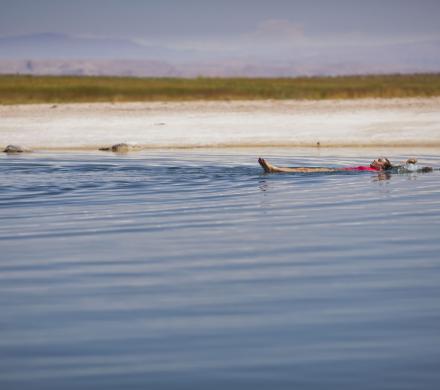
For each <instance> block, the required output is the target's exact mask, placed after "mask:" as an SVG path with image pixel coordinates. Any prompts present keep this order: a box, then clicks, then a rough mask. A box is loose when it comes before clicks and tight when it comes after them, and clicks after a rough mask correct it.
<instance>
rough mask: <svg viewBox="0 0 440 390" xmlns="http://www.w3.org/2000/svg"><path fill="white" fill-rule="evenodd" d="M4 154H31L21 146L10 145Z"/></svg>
mask: <svg viewBox="0 0 440 390" xmlns="http://www.w3.org/2000/svg"><path fill="white" fill-rule="evenodd" d="M3 152H4V153H24V152H29V150H25V149H23V148H22V147H21V146H19V145H8V146H6V148H5V149H4V150H3Z"/></svg>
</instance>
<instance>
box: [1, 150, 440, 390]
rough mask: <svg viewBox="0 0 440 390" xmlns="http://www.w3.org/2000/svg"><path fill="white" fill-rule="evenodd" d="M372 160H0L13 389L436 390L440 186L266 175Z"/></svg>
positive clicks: (275, 156)
mask: <svg viewBox="0 0 440 390" xmlns="http://www.w3.org/2000/svg"><path fill="white" fill-rule="evenodd" d="M385 152H386V154H387V155H388V156H389V157H391V158H392V160H393V161H401V160H403V159H405V158H406V157H408V154H406V153H404V151H401V150H399V149H394V150H392V151H391V152H390V151H385ZM376 154H377V151H375V150H368V149H359V150H354V149H350V150H343V149H342V150H332V149H328V150H323V151H319V149H313V150H306V149H270V148H268V149H260V150H252V149H237V150H234V149H210V150H209V149H200V150H198V149H193V150H174V151H173V150H165V151H160V150H155V151H144V152H139V153H133V154H129V155H115V154H105V153H101V154H98V153H86V152H82V153H79V152H76V153H55V152H52V153H31V154H27V155H20V156H6V155H4V156H0V177H1V185H0V217H1V221H2V223H1V225H0V247H1V251H0V336H1V337H0V360H1V364H0V388H1V389H3V390H8V389H24V388H32V389H222V390H223V389H227V388H229V389H231V388H234V389H294V388H295V389H330V388H334V389H418V390H420V389H437V388H438V386H439V383H440V172H438V171H437V172H432V173H427V174H392V175H388V176H385V175H378V174H377V173H371V172H361V173H353V172H345V173H337V174H312V175H310V174H309V175H306V174H279V175H273V174H272V175H267V174H264V173H263V172H262V170H261V169H260V167H259V166H258V165H257V163H256V158H257V157H258V156H259V155H261V156H263V157H267V158H268V159H269V161H271V162H273V163H275V164H277V165H310V166H313V165H323V166H342V165H360V164H364V163H367V162H368V161H369V160H371V159H372V158H374V157H376ZM418 157H419V161H420V162H421V165H432V166H435V167H440V157H439V153H438V150H434V149H432V150H429V149H428V150H425V151H423V154H419V155H418Z"/></svg>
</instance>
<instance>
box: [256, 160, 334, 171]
mask: <svg viewBox="0 0 440 390" xmlns="http://www.w3.org/2000/svg"><path fill="white" fill-rule="evenodd" d="M258 163H259V164H260V165H261V167H262V168H263V169H264V172H266V173H288V172H303V173H311V172H334V171H337V170H338V169H336V168H324V167H310V168H309V167H277V166H275V165H272V164H270V163H269V162H267V161H266V160H265V159H264V158H261V157H260V158H259V159H258Z"/></svg>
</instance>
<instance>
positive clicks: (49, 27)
mask: <svg viewBox="0 0 440 390" xmlns="http://www.w3.org/2000/svg"><path fill="white" fill-rule="evenodd" d="M439 15H440V1H439V0H359V1H358V0H309V1H295V0H291V1H288V0H157V1H152V0H0V35H2V36H4V35H16V34H32V33H38V32H57V33H68V34H76V35H77V34H81V35H91V36H111V37H126V38H136V39H141V40H142V39H145V40H152V41H155V40H157V41H160V40H164V39H167V40H170V41H176V42H177V41H188V40H193V39H194V40H197V41H202V40H210V39H214V40H219V41H221V40H222V39H226V40H227V39H231V38H234V37H243V36H244V37H249V36H253V37H255V38H258V39H259V38H262V37H264V36H269V38H270V37H271V36H273V37H276V35H277V34H278V33H287V34H290V35H291V37H292V38H294V37H295V35H296V37H297V38H298V39H299V38H301V37H302V38H304V37H307V38H310V39H317V38H322V37H326V38H329V37H332V38H333V39H345V37H353V36H355V37H356V36H361V37H363V38H367V37H368V38H369V39H372V40H375V39H393V40H394V39H395V40H399V39H411V38H413V39H423V38H424V37H433V36H435V37H438V36H439V35H440V22H439Z"/></svg>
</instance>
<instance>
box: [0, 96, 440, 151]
mask: <svg viewBox="0 0 440 390" xmlns="http://www.w3.org/2000/svg"><path fill="white" fill-rule="evenodd" d="M121 142H125V143H131V144H136V145H138V146H139V147H140V148H145V149H147V148H194V147H248V146H249V147H252V146H254V147H255V146H258V147H262V146H278V147H290V146H316V145H317V143H318V142H319V144H320V146H322V147H341V146H348V147H368V146H375V147H377V146H390V147H399V146H407V147H415V146H417V147H440V98H411V99H361V100H334V101H332V100H325V101H292V100H289V101H279V100H271V101H232V102H224V101H221V102H214V101H211V102H204V101H197V102H166V103H165V102H163V103H161V102H149V103H148V102H147V103H115V104H113V103H91V104H57V105H52V104H38V105H5V106H0V147H2V148H3V147H5V146H6V145H8V144H18V145H21V146H23V147H25V148H29V149H33V150H69V149H71V150H93V149H98V148H99V147H102V146H108V145H112V144H116V143H121Z"/></svg>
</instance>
